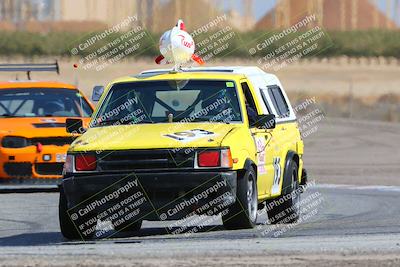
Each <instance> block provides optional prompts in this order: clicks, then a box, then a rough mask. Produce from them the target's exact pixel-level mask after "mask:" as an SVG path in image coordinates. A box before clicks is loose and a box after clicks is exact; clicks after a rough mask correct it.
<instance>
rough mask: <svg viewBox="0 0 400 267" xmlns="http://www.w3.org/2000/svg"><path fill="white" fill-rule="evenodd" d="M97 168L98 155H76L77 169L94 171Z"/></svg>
mask: <svg viewBox="0 0 400 267" xmlns="http://www.w3.org/2000/svg"><path fill="white" fill-rule="evenodd" d="M95 169H96V156H95V155H90V154H78V155H75V170H76V171H94V170H95Z"/></svg>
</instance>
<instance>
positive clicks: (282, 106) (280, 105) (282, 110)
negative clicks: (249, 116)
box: [268, 86, 290, 117]
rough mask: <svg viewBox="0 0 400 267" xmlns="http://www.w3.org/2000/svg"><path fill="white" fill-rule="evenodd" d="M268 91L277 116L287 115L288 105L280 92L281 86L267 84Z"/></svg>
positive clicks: (288, 113)
mask: <svg viewBox="0 0 400 267" xmlns="http://www.w3.org/2000/svg"><path fill="white" fill-rule="evenodd" d="M268 93H269V96H270V98H271V101H272V104H273V105H274V107H275V110H276V111H277V113H278V114H277V115H278V116H279V117H288V116H289V115H290V111H289V106H288V104H287V103H286V100H285V97H284V96H283V94H282V90H281V88H279V87H278V86H269V87H268Z"/></svg>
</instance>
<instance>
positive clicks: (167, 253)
mask: <svg viewBox="0 0 400 267" xmlns="http://www.w3.org/2000/svg"><path fill="white" fill-rule="evenodd" d="M365 129H368V132H365ZM397 129H398V125H392V124H387V125H386V124H385V125H382V124H371V123H365V122H360V123H354V122H351V123H349V122H346V121H334V122H332V121H331V122H329V123H325V124H323V125H321V128H320V129H319V131H318V133H316V135H315V136H312V137H310V139H309V140H306V141H307V142H308V143H309V146H308V147H309V157H308V159H307V160H308V163H309V166H310V167H309V169H310V173H313V177H312V178H313V179H314V178H315V180H316V183H315V185H314V186H311V187H310V188H309V189H308V190H307V191H306V192H305V193H304V194H303V195H302V201H303V217H302V221H301V222H300V223H299V224H293V225H279V226H277V227H274V226H272V225H268V224H267V225H265V224H264V222H265V221H266V216H265V214H261V215H260V216H259V225H258V226H257V227H256V228H255V229H252V230H237V231H225V230H224V229H223V228H222V224H221V221H220V219H217V220H215V221H211V222H210V223H209V224H208V225H200V226H197V227H192V228H189V229H194V228H196V229H198V230H199V232H198V233H193V234H178V235H173V234H169V233H168V232H167V231H166V227H168V225H169V223H168V222H145V223H144V225H143V228H142V230H141V231H140V232H139V233H126V234H121V235H120V236H119V237H118V238H113V239H106V240H96V241H90V242H83V241H67V240H64V239H63V238H62V236H61V234H60V232H59V228H58V216H57V212H58V208H57V205H58V194H57V193H54V192H53V193H25V194H13V193H8V194H0V266H20V265H24V266H42V265H49V266H68V265H72V264H76V265H79V266H110V265H111V266H121V265H127V266H160V265H163V266H221V265H227V266H249V265H254V266H265V265H280V266H293V265H296V266H310V265H312V264H313V265H324V266H338V265H339V266H346V265H349V266H354V265H360V266H366V265H368V266H399V265H400V187H399V186H398V184H399V181H398V180H400V177H399V175H398V173H397V175H396V174H395V173H394V171H393V170H396V166H397V165H396V164H395V160H397V159H398V157H399V150H398V146H399V144H397V143H395V142H394V143H392V144H391V146H389V145H390V142H391V141H394V140H395V139H393V140H391V138H395V136H396V135H397V137H398V133H399V131H398V130H397ZM337 132H342V133H347V134H348V135H343V136H340V135H337ZM350 133H352V135H350ZM371 135H372V136H371ZM380 135H381V136H380ZM382 138H383V139H382ZM334 139H335V140H338V141H337V143H336V146H334V145H333V140H334ZM352 139H354V141H353V146H352V147H349V146H351V144H352V141H351V140H352ZM324 140H325V141H324ZM361 142H364V143H363V144H361ZM322 144H323V146H321V145H322ZM327 145H328V147H327ZM357 148H359V149H360V150H361V153H360V151H358V153H357V151H353V150H354V149H357ZM327 150H330V151H329V153H328V152H327ZM384 150H386V151H388V153H389V152H390V153H392V155H394V156H393V157H394V159H393V161H389V162H388V161H386V165H384V166H381V167H379V168H380V175H379V177H378V176H376V177H375V179H372V178H373V177H372V176H373V175H374V172H372V173H368V172H367V174H368V175H367V176H368V180H367V181H365V180H363V173H366V172H365V170H364V169H363V168H359V169H351V168H350V167H349V165H350V166H351V164H354V166H357V168H358V166H364V167H365V168H367V169H369V168H370V169H371V170H372V169H373V168H374V166H379V165H380V164H381V162H380V161H383V160H385V158H384V159H376V160H377V161H378V162H377V165H375V163H374V162H373V161H372V162H370V164H368V161H369V160H370V159H373V158H374V156H373V155H374V153H375V154H376V153H377V154H379V153H383V151H384ZM353 153H354V154H353ZM396 153H397V154H396ZM356 154H357V157H354V158H353V155H356ZM371 154H372V155H371ZM382 155H383V154H382ZM335 157H336V158H335ZM384 157H386V156H384ZM396 157H397V158H396ZM327 158H330V159H332V160H334V161H333V163H331V164H329V163H327V162H326V160H327ZM386 159H391V157H389V156H387V158H386ZM336 161H337V162H336ZM344 161H345V162H347V164H348V165H345V166H344V170H343V169H341V168H339V169H337V173H335V168H334V167H335V166H336V164H338V165H339V164H340V162H344ZM318 162H321V163H320V165H323V164H325V165H326V166H327V168H330V170H332V172H330V173H325V172H323V171H322V170H323V169H322V167H321V166H320V165H318ZM398 162H399V161H397V164H398ZM332 165H333V166H332ZM385 166H386V167H387V169H388V170H387V173H385ZM346 170H348V172H346ZM357 170H359V172H358V171H357ZM386 174H387V175H386ZM314 175H315V176H314ZM324 175H325V176H324ZM332 177H338V179H340V180H339V181H347V182H346V183H347V185H344V184H343V183H341V184H340V183H337V184H336V185H335V184H333V183H326V181H330V180H329V179H332ZM379 179H381V180H382V181H384V182H383V183H381V184H386V185H380V186H376V185H377V184H380V183H379V181H380V180H379ZM391 179H393V184H394V185H391V184H390V181H391ZM375 181H376V183H373V182H375ZM351 184H353V185H351ZM354 184H355V185H354Z"/></svg>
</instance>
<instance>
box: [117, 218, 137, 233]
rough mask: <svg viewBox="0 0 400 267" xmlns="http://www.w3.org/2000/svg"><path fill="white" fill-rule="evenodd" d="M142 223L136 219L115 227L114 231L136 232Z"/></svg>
mask: <svg viewBox="0 0 400 267" xmlns="http://www.w3.org/2000/svg"><path fill="white" fill-rule="evenodd" d="M142 223H143V221H142V220H140V221H137V222H134V223H132V224H123V225H119V226H117V227H115V230H116V231H121V232H137V231H139V230H140V228H142Z"/></svg>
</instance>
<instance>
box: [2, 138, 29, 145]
mask: <svg viewBox="0 0 400 267" xmlns="http://www.w3.org/2000/svg"><path fill="white" fill-rule="evenodd" d="M28 145H29V144H28V140H27V139H26V138H23V137H18V136H5V137H4V138H3V140H1V146H2V147H6V148H21V147H26V146H28Z"/></svg>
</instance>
